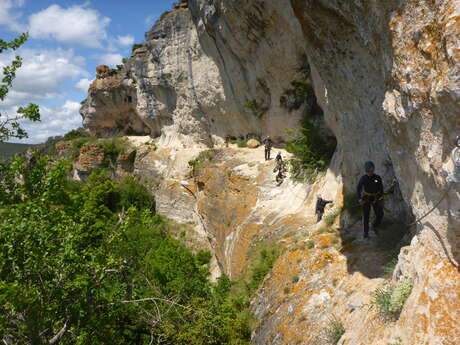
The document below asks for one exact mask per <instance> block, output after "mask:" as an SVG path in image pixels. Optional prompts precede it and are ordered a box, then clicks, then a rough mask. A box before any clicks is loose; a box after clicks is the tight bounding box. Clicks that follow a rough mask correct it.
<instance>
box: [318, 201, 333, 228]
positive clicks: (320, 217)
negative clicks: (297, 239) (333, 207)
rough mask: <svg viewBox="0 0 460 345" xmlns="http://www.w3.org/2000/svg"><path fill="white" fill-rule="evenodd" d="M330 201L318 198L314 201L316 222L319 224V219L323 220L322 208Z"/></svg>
mask: <svg viewBox="0 0 460 345" xmlns="http://www.w3.org/2000/svg"><path fill="white" fill-rule="evenodd" d="M331 203H332V201H330V200H324V199H322V198H318V199H317V200H316V209H315V213H316V221H317V222H319V221H321V219H323V214H324V208H325V207H326V205H327V204H331Z"/></svg>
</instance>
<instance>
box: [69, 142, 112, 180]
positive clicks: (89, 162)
mask: <svg viewBox="0 0 460 345" xmlns="http://www.w3.org/2000/svg"><path fill="white" fill-rule="evenodd" d="M105 156H106V154H105V151H104V148H103V147H101V145H99V144H98V143H89V144H86V145H84V146H83V147H82V148H81V149H80V153H79V156H78V159H77V161H76V162H75V164H74V167H73V168H74V179H76V180H84V179H86V178H87V177H88V176H89V175H90V174H91V171H92V170H93V169H94V168H102V167H104V160H105Z"/></svg>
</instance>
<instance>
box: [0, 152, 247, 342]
mask: <svg viewBox="0 0 460 345" xmlns="http://www.w3.org/2000/svg"><path fill="white" fill-rule="evenodd" d="M69 168H70V164H69V163H67V162H65V161H60V162H57V163H54V164H51V163H50V161H49V160H48V159H47V158H46V157H42V156H39V155H36V156H35V159H33V160H32V161H29V162H26V161H25V160H23V159H14V160H13V161H11V162H10V164H8V165H2V167H1V172H0V177H1V179H0V228H1V229H2V231H1V232H0V248H1V249H0V256H1V260H0V262H1V264H0V334H2V339H3V340H4V341H6V343H16V344H42V343H53V344H56V343H60V344H146V343H149V342H151V341H153V342H154V343H157V342H161V343H162V344H197V345H198V344H246V343H247V341H248V339H249V336H250V329H249V326H248V317H249V313H248V311H247V302H245V301H242V300H241V298H239V297H238V298H237V297H230V296H229V291H230V287H231V283H230V282H229V281H228V279H226V278H222V279H220V281H219V282H218V283H217V284H213V283H211V282H210V281H209V280H208V276H209V269H208V265H207V264H208V262H209V258H210V256H209V254H206V253H204V252H201V253H198V254H196V255H195V254H194V253H192V252H191V251H190V250H188V249H186V248H185V247H183V246H182V245H181V244H180V243H179V242H178V241H177V240H175V239H173V238H172V237H171V236H170V235H169V234H168V229H169V228H170V227H173V226H174V224H172V223H171V222H170V221H168V220H167V219H165V218H163V217H160V216H158V215H155V214H154V212H153V210H152V203H153V199H152V198H151V197H150V195H149V193H148V191H147V190H146V189H145V188H144V187H142V186H140V185H138V184H137V183H136V182H135V180H133V179H130V180H128V181H125V182H120V183H118V182H114V181H112V180H110V179H109V178H108V177H107V176H106V175H105V174H104V173H103V172H102V171H101V170H97V169H95V170H94V171H93V173H92V174H91V175H90V177H89V178H88V180H87V181H86V182H84V183H81V182H74V181H69V180H68V179H67V176H68V174H69Z"/></svg>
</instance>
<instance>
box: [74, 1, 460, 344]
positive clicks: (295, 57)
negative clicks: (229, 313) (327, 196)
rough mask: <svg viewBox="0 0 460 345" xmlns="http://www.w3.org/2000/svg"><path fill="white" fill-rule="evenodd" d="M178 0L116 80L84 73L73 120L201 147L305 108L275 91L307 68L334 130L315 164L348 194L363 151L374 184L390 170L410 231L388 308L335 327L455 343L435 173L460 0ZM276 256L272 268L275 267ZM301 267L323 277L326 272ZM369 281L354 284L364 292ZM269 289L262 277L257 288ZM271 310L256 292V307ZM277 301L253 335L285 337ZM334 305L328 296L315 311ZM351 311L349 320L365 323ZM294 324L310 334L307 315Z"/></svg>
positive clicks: (442, 207)
mask: <svg viewBox="0 0 460 345" xmlns="http://www.w3.org/2000/svg"><path fill="white" fill-rule="evenodd" d="M189 7H190V8H189V9H178V10H175V11H173V12H171V13H170V14H168V15H166V16H165V17H164V18H163V19H162V20H161V21H160V22H158V23H157V24H156V25H155V26H154V27H153V28H152V30H151V31H150V32H149V33H147V35H146V42H145V45H144V47H143V48H140V49H138V50H136V51H135V52H134V55H133V57H132V58H131V59H130V60H129V62H128V63H127V64H126V65H125V66H124V67H123V69H122V71H121V72H120V73H119V74H118V75H117V78H118V79H117V80H118V81H119V82H115V83H108V84H107V83H106V84H104V83H102V82H99V81H97V83H96V85H95V86H94V87H93V88H92V89H90V93H89V97H88V99H87V100H86V101H85V104H84V105H83V108H82V115H83V117H84V123H85V125H86V126H87V127H88V128H90V129H91V130H92V131H93V133H95V134H98V135H111V134H113V133H116V132H127V131H132V132H134V133H144V134H149V135H151V136H153V137H156V138H157V141H158V143H159V144H160V145H161V146H164V147H168V146H170V147H181V146H194V145H197V146H212V145H214V144H219V143H222V141H223V139H224V138H225V137H226V136H244V135H247V134H258V135H265V134H270V135H272V136H274V137H279V138H280V139H282V138H283V136H284V135H285V134H284V128H286V127H291V128H292V127H296V126H297V123H298V120H299V117H300V115H301V113H302V112H303V110H304V108H300V109H298V110H296V111H294V112H292V113H288V112H287V111H286V109H284V108H283V107H282V106H281V102H280V100H281V97H282V96H283V95H284V94H285V92H286V90H287V89H289V88H290V86H291V83H292V81H295V80H298V79H300V78H302V73H301V72H300V71H301V70H302V68H304V69H305V66H308V70H309V74H310V76H311V78H310V80H309V81H308V82H309V83H310V82H311V83H312V85H313V87H314V90H315V94H316V97H317V99H318V102H319V104H320V105H321V107H322V109H323V111H324V117H325V121H326V123H327V125H328V127H329V128H330V129H331V130H332V131H333V133H334V135H335V136H336V138H337V142H338V148H337V151H336V153H335V157H334V159H333V163H332V165H331V167H330V170H329V173H328V175H329V176H333V177H334V179H338V180H340V181H343V183H344V190H345V193H346V194H348V193H350V192H352V191H353V190H354V188H355V184H356V182H357V179H358V177H359V175H360V174H361V173H362V172H361V170H362V164H363V163H364V162H365V161H366V160H369V159H372V160H373V161H374V162H375V163H376V165H377V172H379V173H380V174H381V175H382V177H383V178H384V181H385V184H386V185H388V184H389V183H390V182H391V181H392V180H393V179H394V178H396V179H397V180H398V182H399V192H398V193H396V194H395V195H394V196H391V197H389V198H388V200H387V208H388V209H389V211H390V212H387V217H389V218H392V217H393V218H394V219H399V221H400V223H399V224H400V227H401V232H405V231H409V232H410V233H411V236H412V242H411V244H410V246H407V247H405V248H403V249H402V250H401V253H400V255H399V263H398V266H397V269H396V272H395V275H394V277H393V279H395V280H396V279H399V278H400V277H403V276H404V277H409V278H411V279H412V280H413V282H414V289H413V292H412V294H411V296H410V297H409V299H408V301H407V303H406V307H405V308H404V310H403V313H402V315H401V318H400V320H399V321H398V322H397V323H396V324H392V325H391V326H388V325H379V327H381V329H380V331H379V332H375V334H374V333H372V334H369V332H368V330H367V328H366V327H356V330H353V328H350V329H349V328H347V333H346V334H345V337H344V340H343V342H342V343H343V344H364V342H363V340H362V339H365V344H366V345H368V344H376V345H377V344H378V345H380V344H386V343H391V342H392V341H393V338H392V337H391V334H398V336H401V338H402V340H403V343H404V344H417V345H419V344H420V345H422V344H430V345H431V344H433V345H434V344H442V345H450V344H459V343H460V326H459V323H458V320H459V319H460V305H459V303H460V302H459V301H460V273H459V270H460V269H459V263H460V219H459V215H460V198H459V195H460V194H459V193H460V189H459V186H458V185H448V184H447V182H446V176H447V172H448V171H449V170H450V169H451V168H452V164H451V163H450V158H449V154H450V151H451V150H452V148H453V141H454V138H455V136H456V135H458V134H459V132H460V116H458V112H459V110H460V109H459V108H460V106H459V99H460V97H459V96H460V88H459V80H458V75H459V63H460V61H459V59H460V53H459V52H460V41H459V37H460V1H458V0H388V1H380V0H366V1H365V0H353V1H351V0H350V1H341V0H315V1H311V0H290V1H287V0H286V1H279V0H270V1H261V0H247V1H243V0H190V1H189ZM305 57H306V58H307V61H308V63H307V64H306V63H305V61H306V60H305ZM99 84H101V85H99ZM127 96H131V98H128V97H127ZM130 99H131V102H132V104H131V103H130V102H127V100H130ZM127 103H129V104H127ZM245 105H246V106H245ZM123 109H126V110H123ZM441 199H442V200H441ZM440 200H441V201H440ZM439 201H440V202H439ZM438 202H439V203H438ZM406 205H407V207H406ZM205 206H206V205H199V209H201V210H202V211H206V209H205ZM433 207H434V211H433V212H432V213H430V214H429V215H428V216H427V217H425V218H423V219H422V221H421V222H420V223H418V224H417V225H416V226H412V227H407V226H406V225H407V224H408V223H409V222H410V219H411V217H410V216H411V213H412V214H413V216H414V217H415V218H420V217H422V216H424V215H425V214H426V213H427V212H428V211H430V210H431V209H432V208H433ZM344 220H346V219H344ZM222 253H225V252H224V251H223V252H222ZM222 253H220V254H219V255H223V254H222ZM333 254H334V255H333V256H334V258H333V259H334V260H332V259H331V260H332V261H335V262H337V263H343V261H344V260H345V257H344V256H341V255H340V253H333ZM336 254H337V256H336ZM299 255H300V254H299ZM332 261H331V262H332ZM328 262H329V261H328ZM281 264H282V261H280V265H281ZM280 267H281V266H280ZM280 267H276V266H275V268H274V272H275V274H276V272H278V273H279V274H280V272H281V273H282V272H284V271H283V270H282V269H281V268H280ZM312 267H315V271H314V273H315V277H316V278H315V279H317V281H324V280H323V279H322V278H321V274H327V272H326V271H324V270H323V268H321V269H317V265H314V263H313V264H312ZM291 268H292V266H291ZM304 273H305V272H304ZM293 274H294V273H293ZM355 274H357V273H355ZM305 276H306V277H307V278H306V279H308V274H307V273H305ZM318 277H319V278H318ZM273 281H274V280H273ZM331 281H332V279H331ZM352 282H353V280H352V281H351V283H352ZM349 283H350V282H349ZM351 283H350V284H351ZM375 283H376V282H374V281H372V280H370V281H365V282H363V283H362V285H360V286H361V287H360V289H362V290H366V291H365V292H366V293H368V294H369V293H370V291H369V289H371V288H374V287H375V286H376V285H375ZM351 285H352V284H351ZM306 286H307V287H308V281H307V282H306ZM276 287H277V286H276V285H273V284H271V283H270V279H267V280H266V282H265V285H264V289H265V290H264V291H267V289H270V288H272V289H274V288H276ZM331 289H333V288H331ZM333 290H334V289H333ZM336 290H337V291H338V292H340V291H339V289H338V288H337V289H336ZM331 291H332V290H331ZM331 291H329V292H327V291H326V292H327V293H328V294H329V295H331V294H332V292H331ZM342 292H343V291H342ZM307 293H308V292H307V290H305V291H303V290H302V294H307ZM323 295H324V296H325V294H323ZM321 296H322V295H321ZM311 297H312V296H310V295H307V296H306V300H307V299H308V298H311ZM311 299H312V301H314V300H315V299H314V298H311ZM304 302H305V301H304ZM283 303H284V302H283ZM305 303H307V304H308V302H305ZM312 303H313V302H312ZM315 303H316V302H315ZM313 307H314V306H313V305H306V306H305V310H309V308H310V309H311V308H313ZM264 308H265V311H264ZM270 308H271V307H270V305H268V304H266V303H265V304H264V303H261V304H260V303H259V304H258V306H257V311H258V315H266V313H267V311H269V312H270V313H271V312H273V310H270ZM286 310H287V312H286V314H283V316H284V321H283V322H284V326H283V327H281V326H279V325H278V326H279V327H281V328H279V327H278V326H276V327H275V325H274V324H273V323H270V322H265V323H262V324H261V325H260V326H259V327H258V328H257V330H256V333H255V334H254V342H255V343H256V344H287V343H289V341H288V340H287V339H290V338H289V336H288V334H287V333H286V334H284V335H285V337H283V333H282V331H283V330H284V331H286V332H287V330H290V331H291V333H292V330H293V328H292V322H293V320H294V319H292V317H290V315H291V314H290V312H289V308H286ZM278 311H279V312H282V308H281V309H278ZM338 311H339V309H338V308H337V306H334V304H332V303H331V304H330V305H329V306H327V307H325V309H323V313H321V315H320V316H321V317H323V318H325V317H327V315H328V314H333V313H334V312H338ZM360 313H361V312H360ZM360 313H358V314H354V315H356V316H354V318H355V320H357V321H356V322H367V321H369V320H368V318H367V316H366V315H364V314H362V313H361V314H360ZM343 315H345V311H343ZM366 320H367V321H366ZM277 327H278V328H277ZM302 327H304V328H306V329H310V330H311V334H310V335H309V336H310V337H311V339H314V338H315V334H316V335H317V336H318V337H319V333H315V332H319V330H317V329H315V328H314V327H312V325H309V324H308V323H307V324H304V325H302ZM294 329H295V328H294ZM318 337H317V338H318ZM318 339H319V338H318Z"/></svg>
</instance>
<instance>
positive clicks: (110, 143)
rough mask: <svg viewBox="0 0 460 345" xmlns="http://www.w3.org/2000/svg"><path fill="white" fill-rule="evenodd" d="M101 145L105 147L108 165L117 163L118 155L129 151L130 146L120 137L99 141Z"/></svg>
mask: <svg viewBox="0 0 460 345" xmlns="http://www.w3.org/2000/svg"><path fill="white" fill-rule="evenodd" d="M99 145H100V146H101V147H102V148H103V149H104V152H105V154H106V157H107V161H106V162H105V163H106V165H107V166H109V165H110V163H112V164H115V163H116V161H117V158H118V156H119V155H120V154H122V153H125V152H126V151H128V149H129V147H130V146H129V144H128V142H127V141H126V140H123V139H122V138H120V137H112V138H108V139H102V140H100V141H99Z"/></svg>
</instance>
